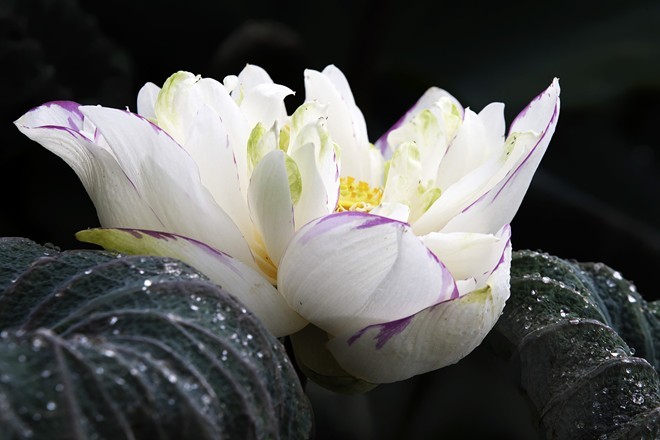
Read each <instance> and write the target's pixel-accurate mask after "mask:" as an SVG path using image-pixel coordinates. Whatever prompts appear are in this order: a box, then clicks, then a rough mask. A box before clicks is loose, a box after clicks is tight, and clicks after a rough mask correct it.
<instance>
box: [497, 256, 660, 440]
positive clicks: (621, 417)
mask: <svg viewBox="0 0 660 440" xmlns="http://www.w3.org/2000/svg"><path fill="white" fill-rule="evenodd" d="M659 317H660V315H659V313H658V303H657V302H655V303H647V302H646V301H644V299H643V298H642V297H641V295H639V293H638V292H637V291H636V289H635V287H634V286H633V285H632V284H631V283H630V282H628V281H626V280H624V279H623V278H622V277H621V275H620V274H619V273H618V272H616V271H614V270H612V269H610V268H609V267H607V266H605V265H604V264H601V263H595V264H594V263H576V262H569V261H566V260H562V259H560V258H557V257H552V256H549V255H547V254H542V253H538V252H531V251H521V252H517V253H515V254H514V258H513V261H512V268H511V298H510V299H509V301H508V302H507V305H506V307H505V310H504V314H503V315H502V317H501V318H500V320H499V321H498V324H497V326H496V327H495V338H499V339H500V340H502V341H504V342H505V344H504V346H505V349H506V350H507V352H508V354H509V355H510V356H511V361H512V363H513V365H514V366H515V367H516V371H517V375H518V379H519V381H520V385H521V387H522V389H523V390H524V391H525V392H526V394H527V396H528V397H529V399H530V401H531V403H532V406H533V407H534V408H535V409H536V413H537V414H536V415H537V416H538V423H539V429H540V431H541V433H542V434H543V436H544V438H547V439H572V440H573V439H600V438H603V439H604V438H607V439H610V440H611V439H624V438H626V439H627V438H658V436H660V380H659V379H658V373H657V368H658V366H659V365H660V357H659V355H660V346H659V344H660V320H659ZM635 355H637V356H638V357H636V356H635ZM654 366H655V368H654Z"/></svg>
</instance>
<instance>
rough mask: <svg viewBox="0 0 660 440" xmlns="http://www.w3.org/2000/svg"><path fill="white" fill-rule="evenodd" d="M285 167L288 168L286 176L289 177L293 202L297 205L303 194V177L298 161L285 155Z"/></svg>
mask: <svg viewBox="0 0 660 440" xmlns="http://www.w3.org/2000/svg"><path fill="white" fill-rule="evenodd" d="M284 166H285V167H286V174H287V176H288V177H289V192H290V193H291V201H292V202H293V204H294V205H295V204H296V203H298V200H300V194H301V193H302V177H301V176H300V171H299V170H298V165H297V164H296V161H295V160H293V159H292V158H291V156H289V155H287V154H285V155H284Z"/></svg>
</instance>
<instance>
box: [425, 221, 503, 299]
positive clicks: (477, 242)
mask: <svg viewBox="0 0 660 440" xmlns="http://www.w3.org/2000/svg"><path fill="white" fill-rule="evenodd" d="M421 238H422V241H423V242H424V244H425V245H426V246H428V248H429V249H430V250H431V251H432V252H433V253H434V254H435V255H436V256H437V257H438V258H439V259H440V261H442V262H443V264H444V265H445V266H447V269H449V271H450V272H451V274H452V276H453V277H454V278H455V279H456V280H474V283H470V284H471V285H470V290H469V291H472V290H476V289H481V288H482V287H484V286H485V284H486V280H487V279H488V278H489V277H490V275H491V274H492V273H493V270H494V269H495V268H496V267H497V266H498V264H499V262H500V260H501V258H502V255H503V253H504V249H505V248H506V246H508V245H509V242H510V240H511V227H510V226H509V225H504V226H503V227H502V229H500V230H499V231H498V232H497V234H479V233H476V232H450V233H445V232H432V233H430V234H428V235H425V236H423V237H421ZM459 291H460V293H461V295H463V294H465V293H467V292H469V291H463V290H461V289H460V286H459Z"/></svg>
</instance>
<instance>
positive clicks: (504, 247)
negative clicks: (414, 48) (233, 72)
mask: <svg viewBox="0 0 660 440" xmlns="http://www.w3.org/2000/svg"><path fill="white" fill-rule="evenodd" d="M305 89H306V90H305V91H306V100H305V103H304V104H303V105H302V106H301V107H300V108H299V109H298V110H296V111H295V112H294V114H293V115H291V116H290V117H289V116H287V114H286V111H285V107H284V104H283V100H284V98H285V96H287V95H288V94H290V93H291V91H290V90H289V89H287V88H286V87H283V86H281V85H277V84H274V83H273V82H272V80H271V79H270V78H269V77H268V75H267V73H266V72H265V71H263V70H262V69H260V68H258V67H256V66H247V67H246V68H245V69H244V70H243V71H242V72H241V73H240V74H239V75H238V76H229V77H227V78H225V79H224V81H223V83H219V82H217V81H214V80H212V79H207V78H204V79H201V78H199V77H196V76H194V75H192V74H189V73H185V72H179V73H177V74H175V75H173V76H172V77H170V78H169V79H168V80H167V81H166V83H165V84H164V85H163V87H162V88H159V87H157V86H155V85H154V84H147V85H145V86H144V87H143V89H142V90H141V91H140V93H139V95H138V108H137V110H138V114H134V113H131V112H129V111H123V110H114V109H108V108H103V107H89V106H80V105H78V104H75V103H70V102H54V103H49V104H45V105H43V106H41V107H38V108H36V109H33V110H31V111H30V112H28V113H26V114H25V115H24V116H23V117H21V118H20V119H19V120H18V121H16V125H17V126H18V128H19V130H21V131H22V132H23V133H25V134H26V135H27V136H28V137H30V138H31V139H34V140H36V141H37V142H39V143H41V144H42V145H43V146H44V147H46V148H48V149H49V150H51V151H53V152H54V153H55V154H57V155H59V156H60V157H62V158H63V159H64V160H65V161H66V162H67V163H68V164H69V165H70V166H71V167H72V168H73V169H74V170H75V171H76V173H77V174H78V176H79V177H80V179H81V180H82V182H83V184H84V185H85V188H86V189H87V192H88V193H89V195H90V197H91V198H92V200H93V201H94V203H95V206H96V208H97V211H98V215H99V219H100V222H101V225H102V226H103V228H101V229H91V230H86V231H81V232H79V233H78V237H79V239H81V240H83V241H89V242H94V243H97V244H100V245H102V246H104V247H106V248H109V249H115V250H119V251H121V252H130V253H146V254H157V255H168V256H172V257H176V258H179V259H181V260H183V261H185V262H188V263H189V264H191V265H193V266H195V267H196V268H197V269H198V270H200V271H201V272H203V273H205V274H206V275H207V276H209V277H210V278H211V279H212V280H213V281H215V282H217V283H218V284H220V285H222V286H223V287H224V288H225V289H227V290H228V291H229V292H230V293H232V294H233V295H235V296H236V297H238V298H239V299H240V300H241V301H243V302H244V303H245V305H246V307H247V308H249V309H250V310H251V311H252V312H253V313H255V314H256V315H257V316H258V317H259V318H260V319H261V320H262V321H263V322H264V324H265V325H266V326H267V327H268V328H269V329H270V330H271V331H272V332H273V333H274V334H275V335H277V336H282V335H289V334H290V335H292V341H293V345H294V349H295V354H296V358H297V360H298V363H299V364H300V365H301V367H302V368H303V370H304V371H305V372H306V373H307V374H308V375H310V377H312V378H313V379H315V380H317V381H319V382H320V383H322V384H324V385H326V386H331V387H332V386H334V387H335V388H341V386H342V385H341V384H342V383H356V382H355V381H357V382H361V383H363V384H377V383H385V382H393V381H398V380H403V379H406V378H408V377H411V376H414V375H417V374H421V373H424V372H427V371H431V370H434V369H437V368H441V367H443V366H445V365H449V364H451V363H455V362H457V361H458V360H459V359H461V358H462V357H464V356H465V355H467V354H468V353H469V352H470V351H472V350H473V349H474V348H475V347H476V346H477V345H478V344H480V343H481V341H482V340H483V338H484V337H485V335H486V334H487V333H488V332H489V331H490V329H491V328H492V327H493V326H494V324H495V322H496V321H497V319H498V317H499V316H500V314H501V312H502V310H503V307H504V304H505V302H506V300H507V298H508V296H509V268H510V261H511V242H510V235H511V229H510V227H509V222H510V221H511V219H512V218H513V216H514V214H515V212H516V211H517V209H518V207H519V205H520V203H521V201H522V197H523V196H524V194H525V192H526V190H527V187H528V186H529V183H530V181H531V178H532V176H533V174H534V172H535V170H536V168H537V166H538V164H539V161H540V160H541V157H542V156H543V154H544V152H545V150H546V148H547V146H548V143H549V142H550V138H551V137H552V134H553V132H554V129H555V125H556V123H557V118H558V115H559V85H558V82H557V80H554V81H553V83H552V84H551V85H550V87H549V88H548V89H547V90H546V91H544V92H543V93H542V94H540V95H539V96H538V97H537V98H536V99H534V100H533V101H532V102H531V103H530V104H529V106H528V107H527V108H526V109H525V110H523V112H522V113H521V114H520V115H519V116H518V117H517V118H516V119H515V120H514V121H513V123H512V124H511V126H510V128H509V132H508V135H506V136H505V124H504V117H503V105H502V104H498V103H496V104H490V105H488V106H487V107H485V108H484V109H483V110H481V112H479V113H475V112H473V111H472V110H470V109H469V108H467V109H464V108H463V107H462V106H461V105H460V104H459V103H458V101H457V100H456V99H455V98H453V97H452V96H451V95H450V94H448V93H447V92H445V91H443V90H441V89H437V88H432V89H430V90H429V91H428V92H426V93H425V94H424V95H423V96H422V98H420V100H419V101H418V102H417V103H416V104H415V105H414V106H413V107H412V108H411V109H410V110H409V111H408V112H407V113H406V114H405V115H404V116H403V117H402V118H401V119H400V120H399V121H398V122H397V123H396V124H395V125H394V126H393V127H392V128H391V129H390V130H389V131H388V132H387V133H385V134H384V135H383V136H382V137H381V138H380V139H378V140H377V141H376V142H375V144H371V143H370V142H369V140H368V138H367V129H366V124H365V121H364V118H363V116H362V113H361V112H360V110H359V108H358V107H357V106H356V104H355V101H354V99H353V95H352V93H351V90H350V87H349V85H348V82H347V80H346V78H345V77H344V75H343V74H342V72H341V71H340V70H339V69H337V68H336V67H334V66H329V67H327V68H326V69H324V70H323V71H322V72H317V71H313V70H308V71H306V72H305ZM342 381H343V382H342ZM351 381H353V382H351ZM337 384H339V386H337Z"/></svg>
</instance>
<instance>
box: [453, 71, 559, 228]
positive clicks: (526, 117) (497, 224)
mask: <svg viewBox="0 0 660 440" xmlns="http://www.w3.org/2000/svg"><path fill="white" fill-rule="evenodd" d="M559 92H560V89H559V82H558V80H557V79H555V80H554V81H553V82H552V84H551V85H550V87H549V88H548V89H547V90H545V91H544V92H543V93H541V94H540V95H539V96H537V97H536V98H535V99H534V100H533V101H532V102H531V103H530V104H529V105H528V106H527V107H526V108H525V110H523V111H522V113H521V114H520V115H519V116H518V117H517V118H516V120H515V121H514V122H513V124H512V126H511V129H510V134H509V138H512V137H514V136H519V137H520V136H522V135H521V134H520V133H521V132H524V131H525V130H531V131H534V132H537V133H539V137H538V141H537V142H536V144H535V145H534V146H533V147H532V148H531V149H530V150H529V152H528V153H527V154H525V155H524V156H523V157H521V158H520V159H519V160H518V162H517V165H516V166H515V167H513V168H512V169H511V171H509V173H508V174H507V175H506V176H505V177H504V178H502V180H501V181H500V182H499V183H498V184H497V185H496V186H494V187H493V188H492V189H491V190H490V191H488V193H486V194H484V195H483V196H482V197H480V198H479V199H478V200H477V201H476V202H475V203H473V204H472V205H470V206H469V207H468V208H467V209H465V210H464V211H463V212H461V213H460V214H459V215H457V216H456V217H454V218H453V219H452V220H451V221H450V222H449V223H447V225H446V227H445V229H444V230H445V231H446V232H450V231H478V232H484V233H494V232H495V231H497V230H499V228H501V227H502V225H504V224H507V223H510V222H511V220H512V219H513V217H514V215H515V214H516V212H517V211H518V208H519V207H520V203H521V202H522V199H523V197H524V196H525V193H526V192H527V188H528V187H529V184H530V182H531V180H532V177H533V176H534V172H535V171H536V168H537V167H538V165H539V163H540V161H541V158H542V157H543V154H544V153H545V150H546V149H547V148H548V144H549V143H550V139H551V138H552V135H553V133H554V132H555V127H556V125H557V119H558V118H559V108H560V101H559Z"/></svg>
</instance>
